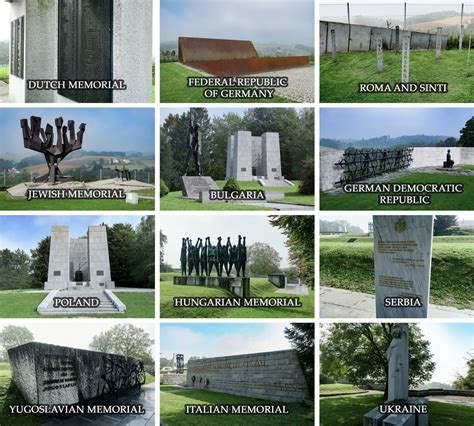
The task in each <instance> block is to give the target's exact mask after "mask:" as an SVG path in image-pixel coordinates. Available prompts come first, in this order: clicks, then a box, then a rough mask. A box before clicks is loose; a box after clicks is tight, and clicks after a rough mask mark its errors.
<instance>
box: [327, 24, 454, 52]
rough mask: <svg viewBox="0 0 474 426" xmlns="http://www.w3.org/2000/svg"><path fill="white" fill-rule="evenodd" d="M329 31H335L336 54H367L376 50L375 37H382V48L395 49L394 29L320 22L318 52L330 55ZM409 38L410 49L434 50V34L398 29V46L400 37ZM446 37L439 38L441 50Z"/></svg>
mask: <svg viewBox="0 0 474 426" xmlns="http://www.w3.org/2000/svg"><path fill="white" fill-rule="evenodd" d="M331 30H335V31H336V51H337V52H354V51H360V52H367V51H369V50H376V49H377V43H376V40H377V37H379V36H382V42H383V48H384V49H385V50H393V49H395V48H396V36H395V29H394V28H393V29H392V28H380V27H371V26H366V25H349V24H344V23H342V22H328V21H320V25H319V52H320V53H321V54H323V53H331V52H332V44H331ZM404 36H410V39H411V43H410V44H411V49H423V50H427V49H435V47H436V34H429V33H422V32H417V31H404V30H402V29H400V39H399V44H401V40H402V37H404ZM447 43H448V36H447V35H442V36H441V48H442V49H446V46H447Z"/></svg>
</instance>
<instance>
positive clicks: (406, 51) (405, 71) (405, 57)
mask: <svg viewBox="0 0 474 426" xmlns="http://www.w3.org/2000/svg"><path fill="white" fill-rule="evenodd" d="M409 81H410V36H404V37H403V41H402V83H408V82H409Z"/></svg>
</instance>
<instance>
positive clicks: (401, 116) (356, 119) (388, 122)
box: [320, 107, 474, 139]
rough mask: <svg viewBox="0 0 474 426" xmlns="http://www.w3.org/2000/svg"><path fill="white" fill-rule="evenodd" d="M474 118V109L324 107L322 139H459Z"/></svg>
mask: <svg viewBox="0 0 474 426" xmlns="http://www.w3.org/2000/svg"><path fill="white" fill-rule="evenodd" d="M473 115H474V110H473V109H472V108H359V107H358V108H321V113H320V123H321V138H328V139H362V138H365V139H368V138H373V137H378V136H383V135H390V136H391V137H397V136H405V135H422V134H424V135H441V136H453V137H459V131H460V130H461V129H462V128H463V127H464V125H465V124H466V121H467V120H469V119H470V118H471V117H473Z"/></svg>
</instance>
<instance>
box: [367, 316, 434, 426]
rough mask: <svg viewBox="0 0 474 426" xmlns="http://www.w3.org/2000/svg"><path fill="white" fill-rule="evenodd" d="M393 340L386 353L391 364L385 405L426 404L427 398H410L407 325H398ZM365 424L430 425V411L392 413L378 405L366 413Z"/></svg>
mask: <svg viewBox="0 0 474 426" xmlns="http://www.w3.org/2000/svg"><path fill="white" fill-rule="evenodd" d="M391 334H392V340H391V342H390V345H389V347H388V348H387V351H386V353H385V356H386V358H387V363H388V386H387V387H388V396H387V401H385V403H384V405H399V406H402V407H403V406H407V407H409V406H410V405H417V406H421V405H426V404H427V403H428V400H427V399H426V398H409V397H408V390H409V380H408V377H409V376H408V373H409V328H408V324H395V325H393V327H392V330H391ZM363 425H364V426H389V425H405V426H408V425H412V426H415V425H417V426H428V414H422V413H400V414H390V413H386V412H385V410H381V407H376V408H374V409H373V410H371V411H369V412H368V413H366V414H365V415H364V419H363Z"/></svg>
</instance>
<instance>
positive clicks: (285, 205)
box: [239, 201, 314, 211]
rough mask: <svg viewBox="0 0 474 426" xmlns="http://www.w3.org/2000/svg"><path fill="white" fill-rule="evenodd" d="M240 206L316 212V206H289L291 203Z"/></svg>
mask: <svg viewBox="0 0 474 426" xmlns="http://www.w3.org/2000/svg"><path fill="white" fill-rule="evenodd" d="M239 203H240V204H245V205H248V206H260V207H270V208H272V209H275V210H300V211H301V210H314V206H305V205H302V204H289V203H272V202H262V203H260V202H255V201H252V202H248V203H245V202H241V201H239Z"/></svg>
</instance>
